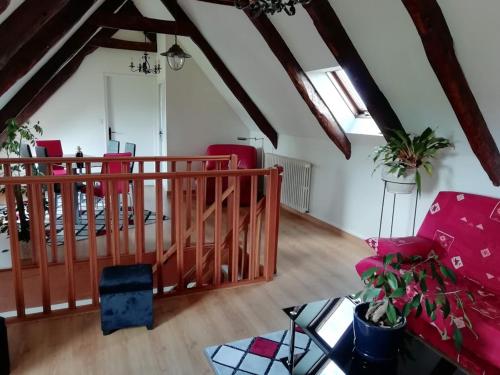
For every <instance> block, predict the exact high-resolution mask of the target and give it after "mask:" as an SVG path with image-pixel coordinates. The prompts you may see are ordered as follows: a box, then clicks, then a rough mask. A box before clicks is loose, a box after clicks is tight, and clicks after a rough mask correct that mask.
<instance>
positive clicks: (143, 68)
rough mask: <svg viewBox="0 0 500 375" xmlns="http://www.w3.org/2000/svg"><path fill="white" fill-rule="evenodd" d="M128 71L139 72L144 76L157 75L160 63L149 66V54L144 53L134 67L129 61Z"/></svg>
mask: <svg viewBox="0 0 500 375" xmlns="http://www.w3.org/2000/svg"><path fill="white" fill-rule="evenodd" d="M144 43H146V35H144ZM128 67H129V68H130V71H132V72H139V73H144V74H146V75H147V74H158V73H160V71H161V66H160V63H157V64H154V65H153V66H151V64H150V62H149V54H148V53H147V52H144V55H142V57H141V62H140V63H138V64H137V65H134V62H133V61H130V65H129V66H128Z"/></svg>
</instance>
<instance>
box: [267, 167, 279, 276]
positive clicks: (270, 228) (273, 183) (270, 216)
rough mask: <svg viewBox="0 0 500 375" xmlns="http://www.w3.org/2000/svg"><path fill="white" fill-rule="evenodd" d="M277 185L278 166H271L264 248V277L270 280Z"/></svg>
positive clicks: (275, 246)
mask: <svg viewBox="0 0 500 375" xmlns="http://www.w3.org/2000/svg"><path fill="white" fill-rule="evenodd" d="M278 185H279V172H278V168H272V169H271V173H270V175H269V177H268V181H267V189H266V227H265V228H266V249H265V259H266V261H265V264H264V277H265V278H266V280H268V281H269V280H272V278H273V274H274V268H275V257H276V255H277V254H276V252H277V251H276V249H277V244H278V227H277V224H278V220H277V219H278V212H277V204H276V202H277V200H278Z"/></svg>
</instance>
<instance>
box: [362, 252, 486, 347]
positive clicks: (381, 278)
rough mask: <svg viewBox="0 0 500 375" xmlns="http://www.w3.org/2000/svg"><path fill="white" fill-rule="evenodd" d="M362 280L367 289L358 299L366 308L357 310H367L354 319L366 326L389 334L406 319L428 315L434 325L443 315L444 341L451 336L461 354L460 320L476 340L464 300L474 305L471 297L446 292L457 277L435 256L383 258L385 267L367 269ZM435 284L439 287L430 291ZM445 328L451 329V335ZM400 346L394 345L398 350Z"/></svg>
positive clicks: (461, 293) (460, 292)
mask: <svg viewBox="0 0 500 375" xmlns="http://www.w3.org/2000/svg"><path fill="white" fill-rule="evenodd" d="M361 279H362V280H363V282H364V283H365V287H364V289H363V290H361V291H360V292H358V293H357V294H356V296H355V297H356V298H361V300H362V301H363V302H365V304H362V305H359V306H358V307H360V306H364V310H363V309H362V311H363V314H358V315H357V316H355V320H356V319H361V320H362V321H363V322H364V323H365V325H366V324H368V325H369V326H372V327H375V328H384V329H382V331H387V330H388V329H389V330H390V329H399V328H402V327H404V325H405V323H406V317H408V316H409V315H410V314H411V313H414V316H415V318H419V317H421V316H422V314H423V313H424V312H425V314H426V315H427V316H428V319H429V320H430V321H431V322H434V321H435V320H436V318H437V315H438V313H439V312H440V313H441V314H442V318H443V322H444V323H445V328H444V329H443V330H442V331H441V330H440V329H439V328H438V330H440V334H441V337H442V338H443V339H444V340H445V339H449V338H450V336H449V335H451V336H452V337H453V340H454V343H455V347H456V349H457V350H458V351H460V349H461V346H462V341H463V338H462V333H461V332H460V329H459V328H458V327H457V324H456V321H457V319H458V320H459V321H463V322H464V323H465V326H466V327H467V328H468V329H469V330H470V331H471V332H472V333H473V334H474V336H476V337H477V335H476V334H475V332H474V330H473V327H472V322H471V321H470V319H469V317H468V316H467V314H466V312H465V310H464V298H469V299H471V300H472V301H473V300H474V299H473V296H472V294H471V293H470V292H468V291H464V290H453V291H449V290H447V287H448V286H449V285H451V284H455V283H456V276H455V274H454V272H453V271H452V270H451V269H450V268H448V267H446V266H445V265H443V264H442V263H441V262H440V261H439V258H438V256H437V255H436V254H435V253H434V252H431V253H430V254H429V255H428V257H427V258H422V257H421V256H411V257H403V256H402V255H401V254H399V253H396V254H388V255H386V256H384V257H383V267H371V268H369V269H367V270H366V271H365V272H363V273H362V275H361ZM431 280H433V281H432V282H431ZM433 284H434V285H437V286H436V287H435V288H431V287H429V285H433ZM453 306H455V307H456V308H453ZM446 327H448V328H451V332H448V329H447V328H446ZM355 332H356V325H355ZM372 334H373V332H372ZM375 334H376V333H375ZM360 340H363V338H360ZM398 344H399V343H395V345H396V346H397V345H398ZM378 345H380V341H379V342H378ZM396 350H397V348H396Z"/></svg>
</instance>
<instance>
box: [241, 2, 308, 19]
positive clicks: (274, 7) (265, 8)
mask: <svg viewBox="0 0 500 375" xmlns="http://www.w3.org/2000/svg"><path fill="white" fill-rule="evenodd" d="M310 1H312V0H235V1H234V5H235V6H236V8H238V9H245V10H246V9H248V10H250V14H251V15H252V16H254V17H258V16H259V14H261V13H266V14H270V15H273V14H275V13H280V12H281V11H284V12H285V13H286V14H288V15H289V16H293V15H294V14H295V12H296V8H295V7H296V6H297V5H301V4H302V5H303V4H308V3H309V2H310Z"/></svg>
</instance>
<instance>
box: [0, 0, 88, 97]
mask: <svg viewBox="0 0 500 375" xmlns="http://www.w3.org/2000/svg"><path fill="white" fill-rule="evenodd" d="M94 2H95V0H72V1H70V2H69V3H68V4H66V6H64V7H63V8H62V9H61V10H60V12H59V13H58V14H57V15H55V16H54V17H52V18H51V19H50V20H49V21H48V22H47V23H46V24H45V25H44V26H43V27H42V28H41V29H40V30H38V31H37V32H36V33H34V34H33V35H32V38H31V39H30V40H29V41H28V42H26V43H25V44H24V45H23V46H22V47H21V48H20V49H19V50H18V51H17V52H16V53H15V54H14V55H12V56H11V58H10V59H9V60H8V61H7V63H6V64H5V65H3V66H2V67H1V68H0V95H2V94H3V93H4V92H5V91H7V90H8V89H9V88H10V87H11V86H12V85H13V84H14V83H16V82H17V81H18V80H19V79H20V78H21V77H23V76H24V75H25V74H26V73H28V72H29V71H30V70H31V68H33V66H35V64H36V63H37V62H38V61H40V59H41V58H42V57H43V56H44V55H45V54H46V53H47V52H48V51H49V50H50V48H52V47H53V46H54V45H55V44H56V43H57V42H58V41H59V40H60V39H61V38H62V37H63V36H64V35H65V34H66V33H67V32H68V31H69V30H70V29H71V28H72V27H73V26H74V25H75V23H77V22H78V20H79V19H81V18H82V17H83V15H84V14H85V13H86V12H87V11H88V10H89V9H90V7H91V6H92V4H93V3H94ZM25 26H26V25H25ZM26 28H27V29H29V27H28V26H26ZM13 39H15V38H13Z"/></svg>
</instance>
